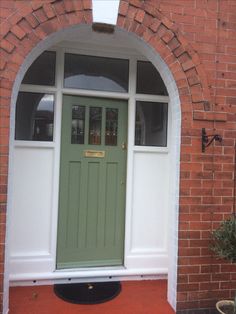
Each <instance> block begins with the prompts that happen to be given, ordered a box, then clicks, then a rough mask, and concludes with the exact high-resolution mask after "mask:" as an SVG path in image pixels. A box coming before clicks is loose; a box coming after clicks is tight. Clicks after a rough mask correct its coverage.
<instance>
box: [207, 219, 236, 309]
mask: <svg viewBox="0 0 236 314" xmlns="http://www.w3.org/2000/svg"><path fill="white" fill-rule="evenodd" d="M212 240H213V241H212V245H211V250H212V251H213V252H214V253H215V254H216V255H217V256H218V257H219V258H223V259H226V260H228V261H230V262H232V263H236V215H235V214H234V215H232V216H231V217H230V218H228V219H227V220H224V221H222V222H221V224H220V226H219V227H218V228H217V229H216V230H214V231H213V232H212ZM233 313H234V314H236V293H235V298H234V310H233Z"/></svg>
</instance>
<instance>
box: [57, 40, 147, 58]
mask: <svg viewBox="0 0 236 314" xmlns="http://www.w3.org/2000/svg"><path fill="white" fill-rule="evenodd" d="M58 47H61V48H64V49H65V52H66V53H72V54H78V55H86V56H92V57H93V56H94V57H102V58H114V59H126V60H129V58H130V57H131V56H133V57H137V58H138V59H139V60H143V61H147V59H146V58H145V57H143V56H142V55H139V54H137V52H136V51H134V50H131V49H127V48H122V47H116V48H113V49H112V48H111V47H110V46H104V47H102V48H101V47H99V48H97V49H96V50H94V46H90V45H88V44H86V43H85V44H83V46H82V47H81V45H80V46H78V45H73V43H71V42H64V43H62V44H60V45H58Z"/></svg>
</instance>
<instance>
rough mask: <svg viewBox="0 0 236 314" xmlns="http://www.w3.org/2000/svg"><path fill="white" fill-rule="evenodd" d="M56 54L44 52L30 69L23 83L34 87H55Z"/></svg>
mask: <svg viewBox="0 0 236 314" xmlns="http://www.w3.org/2000/svg"><path fill="white" fill-rule="evenodd" d="M55 69H56V53H55V52H54V51H45V52H43V53H42V54H41V55H40V56H39V57H38V58H37V59H36V60H35V61H34V62H33V64H32V65H31V66H30V67H29V69H28V71H27V72H26V74H25V76H24V78H23V81H22V83H23V84H34V85H48V86H53V85H55Z"/></svg>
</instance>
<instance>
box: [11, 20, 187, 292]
mask: <svg viewBox="0 0 236 314" xmlns="http://www.w3.org/2000/svg"><path fill="white" fill-rule="evenodd" d="M83 27H84V26H83ZM83 27H81V28H82V29H83ZM75 29H76V28H73V31H75ZM78 29H80V27H78V28H77V32H78V31H79V30H78ZM69 31H70V30H66V31H61V32H58V33H56V34H53V35H52V36H50V38H47V39H46V40H44V41H43V42H41V43H40V44H39V45H38V46H37V47H36V48H35V49H34V50H33V51H32V53H31V54H30V55H29V56H28V57H27V58H26V60H25V62H24V64H23V65H22V68H21V69H20V71H19V73H18V75H17V79H16V81H15V84H14V88H13V90H14V91H15V93H14V94H13V95H12V110H11V117H12V118H11V119H12V121H14V117H15V103H16V97H17V91H18V90H19V89H20V90H21V91H41V92H42V91H44V92H50V93H53V94H55V98H56V106H55V134H56V136H55V138H54V142H52V143H30V144H29V142H23V141H14V123H12V128H11V136H10V138H11V140H10V165H9V174H10V175H9V185H10V184H11V182H12V172H11V169H13V162H14V161H13V160H12V156H13V150H14V147H26V146H27V145H32V146H33V147H34V146H35V147H36V146H37V147H38V146H40V147H42V148H44V147H45V148H46V147H47V148H48V149H53V150H54V155H55V163H54V183H53V199H52V207H53V212H52V217H51V219H52V229H51V253H52V256H54V261H53V264H52V265H54V269H52V272H51V273H45V274H43V273H41V274H39V275H37V274H28V275H23V276H21V275H16V276H11V277H10V279H11V280H13V281H21V282H23V281H28V280H29V281H32V280H35V279H37V280H40V279H43V280H45V279H47V280H50V279H63V278H67V279H68V278H72V277H74V278H76V277H91V276H92V277H96V276H99V277H101V276H126V275H127V276H128V275H138V271H137V270H131V271H125V269H106V270H104V271H103V270H97V269H94V270H90V272H85V271H84V270H83V271H78V272H73V273H72V272H64V271H63V272H62V271H60V272H59V271H58V272H53V271H54V270H55V256H56V254H55V253H56V239H57V234H56V230H57V223H56V222H57V210H58V191H59V180H58V178H59V165H60V162H59V161H60V159H59V157H60V127H61V106H62V94H63V93H70V94H73V95H89V96H93V95H94V96H96V97H109V98H122V99H128V100H129V130H130V129H132V127H133V131H129V135H128V141H129V143H130V142H131V139H133V138H134V134H133V133H132V132H134V103H135V99H134V93H135V92H134V84H133V83H132V82H133V81H134V80H133V78H134V75H135V74H134V63H135V60H136V59H137V58H138V56H137V55H136V54H135V53H134V54H133V55H132V53H130V52H128V55H127V56H126V54H123V53H122V51H121V52H118V51H117V48H115V49H114V53H113V55H112V57H124V58H126V57H128V58H129V59H130V90H129V93H127V94H125V93H124V94H121V93H108V92H92V91H85V90H83V91H82V90H80V91H79V90H72V89H64V88H62V78H63V75H62V74H63V66H62V65H63V62H62V60H63V49H64V48H61V47H60V48H56V50H57V53H58V56H59V58H58V59H57V74H56V76H57V80H56V87H55V88H54V87H44V88H42V87H38V86H33V87H32V86H31V85H23V86H21V88H20V83H21V80H22V78H23V76H24V74H25V72H26V70H27V69H28V67H29V66H30V64H31V63H32V62H33V61H34V60H35V58H36V57H37V56H38V55H40V54H41V53H42V51H44V50H48V49H49V48H50V47H51V45H52V43H53V42H54V43H56V42H58V41H60V40H61V39H62V38H67V33H68V34H69ZM119 32H120V34H121V36H124V37H126V38H127V39H128V41H129V40H130V42H131V44H133V45H134V46H135V48H136V49H138V50H139V51H140V53H142V54H143V55H145V56H146V57H147V58H148V59H149V60H150V61H152V63H153V64H154V65H155V66H156V67H157V69H158V71H159V72H160V74H161V76H162V78H163V80H164V82H165V84H166V86H167V89H168V92H169V95H170V103H169V108H170V110H169V116H170V115H171V116H172V122H171V124H172V125H171V127H172V129H174V130H175V132H174V134H172V135H170V134H171V133H170V123H169V125H168V143H169V144H168V146H169V147H168V148H167V149H166V148H153V152H160V153H164V154H166V153H168V152H169V151H168V149H169V148H170V146H171V151H172V154H171V155H172V156H171V161H170V164H171V165H172V167H173V171H171V172H172V174H173V181H174V183H173V186H172V188H171V191H170V195H171V202H170V214H169V218H170V219H169V220H171V218H172V222H171V223H170V224H169V229H170V230H171V233H170V234H171V235H170V237H169V239H168V242H169V243H170V244H169V256H170V257H173V259H172V261H173V266H174V268H173V269H174V271H173V274H171V270H169V278H172V279H171V280H172V289H173V287H174V286H175V283H176V270H175V268H176V266H177V262H176V260H175V259H176V258H177V243H176V235H177V221H178V219H177V215H178V195H179V191H178V182H179V181H178V180H179V150H180V123H181V122H180V118H181V114H180V104H179V97H178V92H177V88H176V84H175V82H174V79H173V77H172V75H171V73H170V70H169V69H168V68H167V66H166V65H165V63H164V62H163V61H162V60H161V58H160V57H159V56H158V55H157V54H156V52H155V51H153V50H152V49H150V48H149V47H148V46H147V45H146V44H145V43H144V42H142V41H140V39H137V38H136V37H135V36H133V35H130V34H128V33H126V32H124V31H122V30H121V31H119ZM67 49H68V48H67ZM74 49H75V48H73V47H71V49H69V51H71V52H72V51H74ZM89 50H90V49H89V48H88V49H87V51H88V53H89ZM76 51H77V53H78V52H80V53H82V52H83V51H84V50H81V49H80V50H77V49H76ZM84 52H85V51H84ZM90 53H91V54H92V55H102V56H106V53H107V48H105V51H102V50H101V51H100V52H98V51H97V53H95V51H92V52H91V50H90ZM107 56H111V51H110V52H109V53H108V55H107ZM138 59H140V58H138ZM137 98H138V99H140V100H146V101H148V100H151V101H159V102H162V101H167V98H166V97H163V96H149V95H137ZM169 121H170V119H169ZM170 137H171V138H170ZM142 149H143V150H144V151H145V148H142ZM135 150H139V148H137V147H134V146H132V145H129V150H128V162H127V171H128V175H127V192H126V193H127V194H126V195H127V196H128V197H127V202H126V205H127V217H126V224H127V225H128V224H129V221H130V220H131V219H132V217H131V212H129V210H128V208H129V207H130V203H131V201H132V200H131V199H130V198H129V195H130V196H131V193H130V192H131V188H132V184H131V182H132V170H131V168H132V155H133V154H132V153H131V151H135ZM173 161H174V162H173ZM56 178H57V179H56ZM12 193H13V191H12V190H11V188H9V194H8V213H9V216H8V222H7V230H8V232H9V229H10V228H9V226H10V221H11V215H13V214H14V213H13V212H12V210H11V206H12V201H11V197H12ZM8 238H9V235H7V249H8V252H7V254H6V255H7V256H6V261H9V257H10V254H9V247H10V246H9V242H8ZM128 248H129V230H128V231H127V230H126V243H125V252H127V250H128ZM125 254H126V253H125ZM153 271H154V270H153V269H152V270H151V271H148V270H143V271H140V274H141V275H145V274H147V275H151V274H153ZM166 272H167V268H165V269H159V270H158V274H159V275H161V274H166ZM6 273H7V274H9V268H8V265H7V264H6ZM6 278H7V276H6ZM90 279H91V278H89V280H90ZM42 283H43V281H42ZM169 291H170V289H169Z"/></svg>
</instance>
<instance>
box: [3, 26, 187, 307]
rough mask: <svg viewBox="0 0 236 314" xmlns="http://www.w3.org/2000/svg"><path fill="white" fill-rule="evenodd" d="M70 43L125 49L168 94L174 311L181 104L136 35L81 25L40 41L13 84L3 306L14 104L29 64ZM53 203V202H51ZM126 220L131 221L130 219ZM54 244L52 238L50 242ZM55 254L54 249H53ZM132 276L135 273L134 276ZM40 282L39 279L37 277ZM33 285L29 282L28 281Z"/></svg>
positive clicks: (167, 74)
mask: <svg viewBox="0 0 236 314" xmlns="http://www.w3.org/2000/svg"><path fill="white" fill-rule="evenodd" d="M65 40H67V41H68V40H69V41H74V40H76V41H77V42H83V43H84V42H86V44H88V45H90V44H93V45H94V43H95V44H96V43H100V44H101V43H102V44H104V45H103V46H104V47H106V45H107V46H109V47H112V46H113V48H114V50H116V48H118V47H125V49H127V51H129V48H130V49H131V50H132V51H134V50H135V51H137V52H138V53H139V54H141V55H143V56H145V57H146V58H147V59H148V60H150V61H151V62H152V63H153V64H154V65H155V67H156V68H157V70H158V71H159V73H160V75H161V77H162V79H163V81H164V83H165V85H166V87H167V90H168V93H169V99H170V102H169V104H170V111H171V112H170V114H171V121H172V122H171V130H172V132H171V139H170V158H171V160H170V165H171V169H170V170H169V173H171V178H170V181H171V187H170V193H169V199H170V202H169V215H168V220H169V224H168V226H169V232H168V251H169V252H168V254H169V259H168V260H169V265H168V300H169V302H170V304H171V305H172V307H173V308H175V306H176V276H177V248H178V241H177V239H178V197H179V164H180V131H181V108H180V101H179V96H178V90H177V87H176V84H175V81H174V79H173V76H172V74H171V72H170V70H169V68H168V67H167V65H166V64H165V63H164V62H163V60H162V59H161V57H160V56H159V55H158V54H157V52H156V51H155V50H154V49H153V48H151V47H150V46H148V45H147V44H146V43H145V42H144V41H143V40H141V39H140V38H138V37H137V36H136V35H133V34H131V33H128V32H126V31H123V30H121V29H118V28H116V30H115V33H114V34H113V35H107V34H98V33H95V32H93V31H92V28H91V26H87V25H80V26H73V27H71V28H68V29H65V30H62V31H59V32H57V33H54V34H52V35H50V36H48V37H47V38H46V39H45V40H43V41H41V42H40V43H39V44H38V45H37V46H36V47H35V48H34V49H33V50H32V51H31V52H30V54H29V55H28V56H27V57H26V59H25V61H24V63H23V64H22V66H21V68H20V70H19V72H18V74H17V77H16V80H15V83H14V87H13V94H12V97H11V130H10V162H9V183H8V209H7V212H8V216H7V239H6V265H5V285H4V289H5V293H4V306H5V308H7V302H8V301H7V300H8V287H9V262H10V250H11V246H10V240H9V234H10V230H11V221H12V217H13V215H14V212H13V210H12V208H13V204H12V199H13V193H14V191H13V188H12V187H13V185H14V184H13V169H14V158H13V155H14V145H13V143H14V133H15V129H14V125H15V122H14V121H15V104H16V99H17V94H18V91H19V89H20V84H21V81H22V79H23V77H24V75H25V73H26V71H27V69H28V68H29V66H30V65H31V64H32V62H33V61H34V60H35V59H36V58H37V57H38V56H39V55H40V54H41V53H42V52H43V51H44V50H47V49H49V48H51V47H53V46H55V45H57V44H58V43H60V42H62V41H65ZM55 122H56V124H59V125H60V122H59V121H55ZM57 144H58V143H55V153H56V154H59V147H58V146H59V145H58V146H57ZM57 189H58V186H54V188H53V192H55V190H57ZM54 202H55V199H54ZM51 218H52V225H53V226H52V228H54V229H55V228H56V224H57V221H56V220H57V213H55V212H54V213H52V217H51ZM129 219H132V217H130V218H129ZM53 241H54V242H55V235H54V238H53V239H52V243H53ZM53 250H54V253H55V248H53ZM133 275H135V273H134V274H133ZM67 277H68V276H67ZM53 278H54V277H53V276H51V277H50V276H49V277H48V278H45V277H44V276H42V278H41V279H42V280H45V279H48V280H49V279H53ZM37 279H40V276H38V277H37ZM29 280H31V282H32V278H29Z"/></svg>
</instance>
